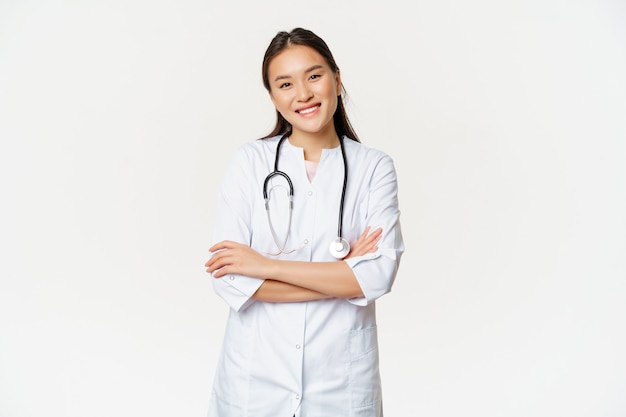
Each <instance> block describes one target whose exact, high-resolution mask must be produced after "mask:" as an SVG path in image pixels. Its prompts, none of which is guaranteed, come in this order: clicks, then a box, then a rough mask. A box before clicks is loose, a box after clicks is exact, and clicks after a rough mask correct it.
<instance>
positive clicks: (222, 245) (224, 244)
mask: <svg viewBox="0 0 626 417" xmlns="http://www.w3.org/2000/svg"><path fill="white" fill-rule="evenodd" d="M239 245H240V243H237V242H233V241H231V240H222V241H221V242H217V243H216V244H215V245H213V246H211V247H210V248H209V252H217V251H219V250H222V249H233V248H235V247H237V246H239Z"/></svg>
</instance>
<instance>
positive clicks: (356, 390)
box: [348, 326, 382, 415]
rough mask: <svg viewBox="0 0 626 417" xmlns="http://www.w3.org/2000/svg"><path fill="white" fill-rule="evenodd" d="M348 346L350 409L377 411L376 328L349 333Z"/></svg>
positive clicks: (378, 380)
mask: <svg viewBox="0 0 626 417" xmlns="http://www.w3.org/2000/svg"><path fill="white" fill-rule="evenodd" d="M348 346H349V347H348V351H349V352H348V353H349V355H348V356H349V363H348V368H349V378H350V397H351V406H352V409H353V410H359V409H363V408H372V409H379V408H380V404H381V398H382V394H381V384H380V370H379V368H378V366H379V362H378V336H377V332H376V327H375V326H374V327H368V328H366V329H357V330H352V331H350V336H349V343H348ZM368 415H369V414H368ZM371 415H377V414H371Z"/></svg>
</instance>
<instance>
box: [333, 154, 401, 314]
mask: <svg viewBox="0 0 626 417" xmlns="http://www.w3.org/2000/svg"><path fill="white" fill-rule="evenodd" d="M368 198H369V200H368V212H367V225H369V226H371V227H372V229H375V228H378V227H380V228H382V230H383V236H382V239H381V240H380V241H379V243H378V247H379V249H378V251H376V252H375V253H370V254H366V255H363V256H356V257H354V258H349V259H346V261H345V262H346V263H347V264H348V265H349V266H350V268H351V269H352V271H353V273H354V275H355V277H356V279H357V281H358V283H359V285H360V287H361V290H362V291H363V295H364V296H363V297H359V298H352V299H349V300H348V302H350V303H352V304H356V305H361V306H363V305H367V304H370V303H371V302H373V301H375V300H376V299H378V298H380V297H381V296H383V295H385V294H387V293H388V292H389V291H391V287H392V286H393V283H394V281H395V278H396V274H397V272H398V268H399V266H400V259H401V257H402V254H403V253H404V241H403V238H402V231H401V227H400V209H399V204H398V183H397V176H396V171H395V167H394V164H393V160H392V159H391V158H390V157H389V156H387V155H385V156H384V157H383V158H381V159H380V160H379V161H378V163H377V164H376V167H375V169H374V172H373V175H372V177H371V181H370V184H369V196H368Z"/></svg>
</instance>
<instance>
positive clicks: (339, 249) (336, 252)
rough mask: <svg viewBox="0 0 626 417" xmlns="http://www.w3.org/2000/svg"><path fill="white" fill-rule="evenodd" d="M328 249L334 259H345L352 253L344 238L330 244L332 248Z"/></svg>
mask: <svg viewBox="0 0 626 417" xmlns="http://www.w3.org/2000/svg"><path fill="white" fill-rule="evenodd" d="M328 249H329V250H330V254H331V255H332V256H333V257H335V258H337V259H343V258H345V257H346V256H347V255H348V253H349V252H350V244H349V243H348V241H347V240H345V239H344V238H342V237H338V238H337V239H335V240H333V241H332V242H330V246H329V248H328Z"/></svg>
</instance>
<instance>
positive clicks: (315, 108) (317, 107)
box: [297, 104, 320, 115]
mask: <svg viewBox="0 0 626 417" xmlns="http://www.w3.org/2000/svg"><path fill="white" fill-rule="evenodd" d="M319 108H320V105H319V104H318V105H316V106H313V107H309V108H307V109H302V110H298V111H297V113H298V114H304V115H306V114H310V113H313V112H314V111H315V110H317V109H319Z"/></svg>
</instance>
